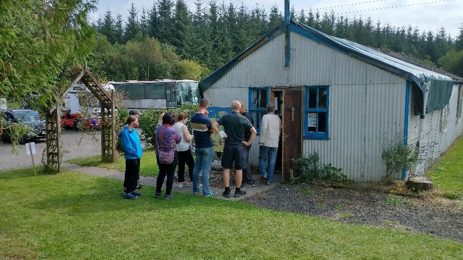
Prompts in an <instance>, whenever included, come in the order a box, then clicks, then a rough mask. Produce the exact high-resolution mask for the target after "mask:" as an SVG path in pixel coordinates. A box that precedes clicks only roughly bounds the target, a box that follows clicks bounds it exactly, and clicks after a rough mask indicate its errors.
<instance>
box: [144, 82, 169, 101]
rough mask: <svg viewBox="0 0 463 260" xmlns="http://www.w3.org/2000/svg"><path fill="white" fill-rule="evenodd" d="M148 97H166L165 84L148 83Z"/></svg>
mask: <svg viewBox="0 0 463 260" xmlns="http://www.w3.org/2000/svg"><path fill="white" fill-rule="evenodd" d="M146 98H153V99H164V98H166V95H165V93H164V86H162V85H159V84H156V85H154V84H146Z"/></svg>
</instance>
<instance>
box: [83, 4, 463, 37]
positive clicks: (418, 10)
mask: <svg viewBox="0 0 463 260" xmlns="http://www.w3.org/2000/svg"><path fill="white" fill-rule="evenodd" d="M97 1H98V6H97V7H98V10H97V11H96V12H95V13H94V14H92V16H91V18H92V20H93V21H96V20H97V19H98V18H100V17H103V16H104V14H105V13H106V11H108V10H109V11H111V13H112V14H113V16H116V15H118V14H121V15H122V17H123V18H124V19H125V18H126V16H127V14H128V10H129V8H130V5H131V4H132V3H134V4H135V8H136V9H137V10H138V12H139V13H140V12H141V10H142V8H145V9H146V10H149V9H151V7H152V6H153V3H154V2H157V1H156V0H97ZM173 1H174V2H175V0H173ZM184 1H185V2H186V3H187V5H188V7H189V8H190V10H191V11H193V10H194V8H195V5H194V2H195V1H194V0H184ZM202 2H203V3H209V2H210V1H209V0H203V1H202ZM216 2H217V3H218V4H222V2H224V3H225V4H228V3H230V2H231V3H233V4H234V5H235V6H240V5H241V4H242V3H244V4H245V5H246V6H247V7H248V8H254V7H256V6H257V5H259V6H261V7H263V8H265V9H266V10H267V11H268V10H270V8H271V7H272V6H275V5H276V6H277V7H278V9H280V11H281V12H283V10H284V0H217V1H216ZM290 3H291V6H292V7H294V8H295V10H296V13H297V14H298V13H299V11H300V10H301V9H304V10H309V9H310V8H312V10H316V9H319V10H320V13H324V12H329V11H331V10H333V11H335V12H336V14H337V16H340V15H343V16H344V17H348V18H354V17H363V18H367V17H371V18H372V20H373V22H374V23H376V22H377V21H378V20H379V21H381V23H382V24H386V23H387V24H389V25H391V26H408V25H411V26H412V27H417V28H418V29H420V30H421V31H423V30H425V31H432V32H434V33H436V32H437V31H438V30H439V29H440V28H441V27H444V28H445V30H446V31H447V32H448V33H450V35H451V36H452V37H454V38H455V37H456V36H458V34H459V31H460V30H459V28H461V27H463V0H329V1H327V0H324V1H322V0H291V1H290Z"/></svg>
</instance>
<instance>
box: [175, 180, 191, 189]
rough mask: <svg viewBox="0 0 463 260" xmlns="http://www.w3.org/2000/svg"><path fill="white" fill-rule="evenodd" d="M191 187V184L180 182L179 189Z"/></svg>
mask: <svg viewBox="0 0 463 260" xmlns="http://www.w3.org/2000/svg"><path fill="white" fill-rule="evenodd" d="M189 186H190V184H189V183H188V182H186V181H185V182H180V183H179V184H178V186H177V187H179V188H183V187H189Z"/></svg>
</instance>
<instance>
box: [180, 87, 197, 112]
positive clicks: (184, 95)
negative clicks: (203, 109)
mask: <svg viewBox="0 0 463 260" xmlns="http://www.w3.org/2000/svg"><path fill="white" fill-rule="evenodd" d="M198 96H199V92H198V83H197V82H178V83H177V105H179V106H181V105H182V104H185V103H193V104H197V103H198Z"/></svg>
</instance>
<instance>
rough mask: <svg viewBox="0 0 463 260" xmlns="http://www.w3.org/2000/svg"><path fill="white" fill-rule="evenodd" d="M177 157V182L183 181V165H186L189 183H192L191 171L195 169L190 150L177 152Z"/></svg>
mask: <svg viewBox="0 0 463 260" xmlns="http://www.w3.org/2000/svg"><path fill="white" fill-rule="evenodd" d="M177 155H178V182H184V181H185V164H186V165H188V175H189V176H190V181H193V170H194V168H195V160H194V159H193V155H192V154H191V150H190V149H188V151H183V152H177Z"/></svg>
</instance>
